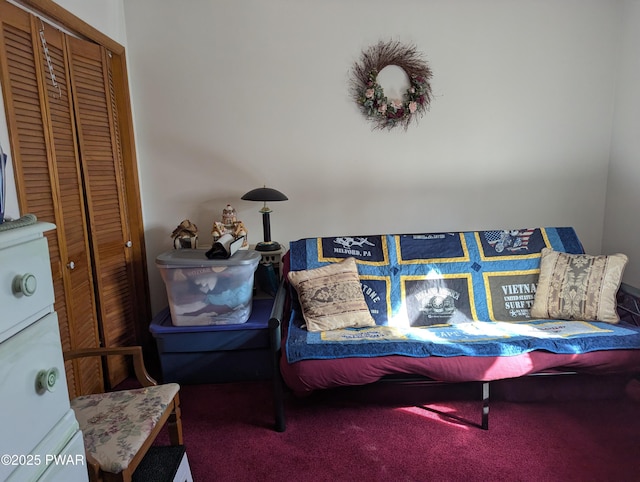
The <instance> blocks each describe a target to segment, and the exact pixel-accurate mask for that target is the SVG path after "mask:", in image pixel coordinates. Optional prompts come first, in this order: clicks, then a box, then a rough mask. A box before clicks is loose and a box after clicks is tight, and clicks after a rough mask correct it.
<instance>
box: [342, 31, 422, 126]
mask: <svg viewBox="0 0 640 482" xmlns="http://www.w3.org/2000/svg"><path fill="white" fill-rule="evenodd" d="M389 65H395V66H397V67H400V68H401V69H402V70H404V72H405V73H406V74H407V77H408V78H409V83H410V86H409V88H408V89H407V91H406V92H405V94H404V96H403V98H402V99H387V97H386V96H385V95H384V90H383V89H382V86H380V84H379V83H378V74H379V73H380V71H381V70H382V69H384V68H385V67H387V66H389ZM432 76H433V74H432V72H431V69H430V68H429V66H428V65H427V63H426V62H425V61H424V60H423V59H422V56H421V55H420V53H419V52H418V51H417V50H416V47H415V46H413V45H405V44H402V43H400V42H396V41H389V42H382V41H381V42H378V44H377V45H374V46H371V47H369V48H368V49H367V50H365V51H363V52H362V58H361V59H360V61H359V62H357V63H356V64H355V66H354V67H353V76H352V79H351V94H352V97H353V99H354V100H355V101H356V103H357V104H358V106H359V108H360V110H361V111H362V113H363V114H364V115H365V117H367V118H368V119H370V120H371V121H372V122H373V124H374V127H373V128H374V129H385V128H386V129H392V128H394V127H396V126H402V127H404V129H405V130H406V129H407V127H409V124H411V122H412V121H414V120H415V121H416V122H417V121H418V118H419V117H422V116H423V115H424V113H425V112H426V111H427V110H429V105H430V104H431V99H432V94H431V85H430V83H429V80H430V79H431V77H432Z"/></svg>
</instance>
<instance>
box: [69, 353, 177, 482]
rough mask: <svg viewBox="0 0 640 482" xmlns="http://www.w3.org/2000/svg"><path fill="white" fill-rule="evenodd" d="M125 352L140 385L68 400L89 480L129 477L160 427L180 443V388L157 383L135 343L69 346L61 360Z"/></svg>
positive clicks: (175, 443)
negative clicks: (79, 436) (129, 357)
mask: <svg viewBox="0 0 640 482" xmlns="http://www.w3.org/2000/svg"><path fill="white" fill-rule="evenodd" d="M109 355H129V356H132V357H133V367H134V372H135V375H136V378H137V379H138V382H139V383H140V384H141V385H142V388H134V389H129V390H117V391H113V392H107V393H98V394H92V395H82V396H79V397H77V398H74V399H73V400H71V408H73V410H74V412H75V414H76V419H77V420H78V423H79V425H80V429H81V430H82V433H83V437H84V446H85V452H86V460H87V468H88V470H89V478H90V480H91V481H96V482H97V481H100V482H109V481H116V480H117V481H125V482H128V481H131V477H132V475H133V472H134V471H135V469H136V467H137V466H138V465H139V464H140V462H141V461H142V459H143V457H144V455H145V454H146V453H147V451H148V450H149V448H150V447H151V445H152V444H153V441H154V440H155V439H156V437H157V435H158V433H159V432H160V430H161V429H162V427H163V426H164V425H165V423H166V424H167V428H168V430H169V439H170V441H171V444H172V445H182V443H183V441H182V422H181V420H180V399H179V395H178V392H179V390H180V386H179V385H178V384H176V383H167V384H161V385H158V383H157V382H156V381H155V380H154V379H153V378H151V376H149V374H148V373H147V370H146V368H145V366H144V360H143V357H142V349H141V347H139V346H134V347H117V348H89V349H78V350H70V351H67V352H65V353H64V359H65V361H67V360H73V359H75V358H82V357H87V356H100V357H105V356H109Z"/></svg>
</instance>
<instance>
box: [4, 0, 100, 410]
mask: <svg viewBox="0 0 640 482" xmlns="http://www.w3.org/2000/svg"><path fill="white" fill-rule="evenodd" d="M0 9H1V12H0V13H1V15H0V17H1V18H2V26H1V28H2V35H1V36H0V37H1V42H2V45H0V48H1V51H2V52H3V53H4V54H5V55H3V58H2V85H3V92H4V99H5V103H6V106H5V107H6V110H7V113H8V115H7V121H8V124H9V131H10V137H11V144H12V152H13V164H14V172H15V177H16V182H17V185H18V186H17V187H18V189H17V191H18V196H19V204H20V211H21V212H22V213H27V212H28V213H33V214H35V215H36V216H37V217H38V219H40V220H42V221H49V222H53V223H55V224H56V226H57V229H56V231H55V232H50V233H47V238H48V242H49V250H50V256H51V264H52V273H53V278H54V289H55V296H56V301H55V310H56V311H57V313H58V320H59V326H60V335H61V339H62V346H63V349H64V350H69V349H71V348H89V347H96V346H99V338H98V323H97V315H96V309H95V298H94V287H93V278H92V268H91V257H90V252H89V245H88V232H87V225H86V217H85V210H84V191H83V188H82V180H81V177H80V174H81V172H80V164H79V159H78V151H77V145H76V134H75V124H74V118H73V109H72V104H71V99H70V95H69V94H70V87H69V85H68V82H67V76H66V72H65V64H66V60H65V49H64V38H63V34H61V33H60V32H59V31H58V30H56V29H54V28H53V27H51V26H50V25H48V24H45V23H43V22H41V21H40V20H38V19H36V18H35V17H33V16H31V15H29V14H28V13H27V12H25V11H23V10H21V9H18V8H16V7H14V6H12V5H8V4H6V3H2V4H0ZM41 36H44V39H45V42H46V43H45V45H46V55H45V50H44V46H43V44H42V40H41ZM47 55H48V57H47ZM49 62H50V63H49ZM66 375H67V380H68V387H69V395H70V396H71V397H75V396H76V395H77V394H81V393H93V392H100V391H102V390H103V388H104V387H103V382H102V380H103V376H102V370H101V363H100V361H99V360H98V359H81V360H74V361H73V362H67V363H66Z"/></svg>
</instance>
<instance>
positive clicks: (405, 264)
mask: <svg viewBox="0 0 640 482" xmlns="http://www.w3.org/2000/svg"><path fill="white" fill-rule="evenodd" d="M544 247H548V248H552V249H554V250H556V251H564V252H568V253H573V254H578V253H583V252H584V251H583V248H582V244H581V243H580V241H579V240H578V237H577V235H576V233H575V231H574V230H573V229H572V228H528V229H514V230H495V231H470V232H450V233H423V234H404V235H375V236H348V237H333V238H308V239H301V240H298V241H294V242H292V243H291V245H290V262H291V270H292V271H297V270H304V269H313V268H318V267H321V266H325V265H327V264H329V263H334V262H338V261H341V260H342V259H344V258H348V257H353V258H355V259H356V263H357V266H358V272H359V275H360V281H361V285H362V291H363V293H364V295H365V299H366V301H367V304H368V306H369V310H370V312H371V314H372V316H373V318H374V319H375V321H376V324H377V325H378V326H377V327H375V328H365V329H344V330H334V331H331V332H320V333H312V332H308V331H307V330H306V329H304V328H302V327H301V326H300V325H301V316H293V317H292V320H291V322H290V326H289V330H288V335H287V341H286V352H287V357H288V360H289V362H295V361H299V360H304V359H312V358H314V359H323V358H336V357H351V356H358V357H371V356H383V355H393V354H395V355H407V356H419V357H424V356H459V355H471V356H502V355H516V354H519V353H524V352H528V351H531V350H540V349H542V350H549V351H552V352H554V353H583V352H585V351H594V350H598V349H616V348H619V349H622V348H640V330H639V329H637V328H636V327H631V326H624V327H623V326H621V325H612V324H607V323H598V322H585V321H563V320H531V319H530V315H529V311H530V308H531V306H532V305H533V299H534V296H535V292H536V286H537V281H538V275H539V272H540V270H539V268H540V251H541V250H542V248H544ZM294 305H295V304H294ZM294 315H295V313H294Z"/></svg>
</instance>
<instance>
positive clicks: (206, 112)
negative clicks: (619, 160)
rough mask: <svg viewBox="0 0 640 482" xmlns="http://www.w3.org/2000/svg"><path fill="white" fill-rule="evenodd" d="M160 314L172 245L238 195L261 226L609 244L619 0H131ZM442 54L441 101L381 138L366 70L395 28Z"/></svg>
mask: <svg viewBox="0 0 640 482" xmlns="http://www.w3.org/2000/svg"><path fill="white" fill-rule="evenodd" d="M125 17H126V20H127V39H128V53H129V59H130V63H129V69H130V70H129V74H130V79H131V83H132V86H131V87H132V96H133V99H134V107H135V112H136V119H135V122H136V129H137V136H138V159H139V162H140V171H141V183H142V192H143V208H144V216H145V227H146V231H147V245H148V250H147V252H148V256H149V264H150V266H149V273H150V277H151V280H150V283H151V291H152V295H153V300H154V307H153V308H154V311H157V310H158V309H160V308H161V307H162V306H163V305H164V304H165V303H166V301H165V299H164V292H163V285H162V282H161V280H160V278H159V276H158V275H157V270H156V269H155V266H154V260H155V256H156V255H157V254H158V253H160V252H162V251H164V250H166V249H169V248H170V242H171V240H170V237H169V235H170V233H171V231H172V230H173V228H175V226H176V225H177V224H178V223H179V222H180V221H181V220H182V219H184V218H189V219H191V220H192V221H193V222H195V223H196V224H197V225H198V226H199V228H200V232H201V243H202V244H208V243H210V237H209V236H208V233H209V230H210V227H211V224H212V222H213V221H214V220H218V219H219V218H220V215H221V211H222V208H223V207H224V206H225V204H226V203H227V202H230V203H232V204H233V205H234V207H236V209H237V210H238V213H239V218H240V219H241V220H243V221H244V222H245V223H246V224H247V225H248V227H249V235H250V238H251V241H257V240H259V239H260V238H261V224H260V216H259V214H258V213H257V210H258V208H259V206H256V205H255V204H254V203H250V202H246V201H240V199H239V198H240V196H241V195H242V194H244V193H245V192H246V191H248V190H250V189H252V188H254V187H258V186H261V185H262V184H266V185H268V186H271V187H275V188H276V189H279V190H281V191H283V192H284V193H286V194H287V195H288V196H289V198H290V201H289V202H283V203H278V204H274V205H272V206H271V207H272V208H273V209H274V213H273V214H272V234H273V237H274V239H276V240H279V241H282V242H288V241H290V240H293V239H297V238H300V237H305V236H315V235H344V234H370V233H385V232H416V231H441V230H471V229H489V228H509V227H524V226H574V227H575V228H576V230H577V232H578V234H579V235H580V237H581V239H582V240H583V242H584V244H585V247H586V249H587V250H588V251H591V252H599V251H600V249H601V240H602V229H603V222H604V218H603V216H604V207H605V190H606V182H607V168H608V161H609V150H610V136H611V123H612V116H613V105H614V102H613V99H614V97H613V96H614V84H615V79H616V75H615V69H616V54H617V52H618V42H619V37H618V35H619V34H618V31H619V27H620V4H619V3H618V2H614V1H602V0H544V1H540V0H518V1H505V0H491V1H483V2H477V1H473V0H456V1H449V0H447V1H445V0H441V1H435V0H434V1H424V0H398V1H396V2H393V4H391V3H389V2H388V1H386V0H367V1H364V0H352V1H350V2H343V1H339V0H329V1H325V2H317V1H310V0H306V1H305V0H295V1H294V0H270V1H268V2H267V1H263V0H243V1H232V0H215V1H204V0H192V1H190V2H189V3H188V8H186V4H184V3H181V2H174V1H169V0H127V1H126V2H125ZM390 38H392V39H396V40H401V41H403V42H408V43H415V44H416V45H417V46H418V48H419V50H420V51H421V52H423V53H424V54H425V56H426V59H427V60H428V62H429V63H430V65H431V67H432V69H433V72H434V77H433V82H432V87H433V90H434V94H435V100H434V102H433V105H432V108H431V111H430V112H429V113H428V114H427V115H425V116H424V117H423V118H422V119H421V121H420V123H419V124H418V125H417V126H415V125H414V126H411V127H410V129H409V130H408V131H407V132H403V131H392V132H380V131H375V132H372V131H371V129H370V124H368V123H367V122H366V121H365V119H363V118H362V117H361V115H360V114H359V113H358V110H357V108H356V106H355V105H354V103H353V102H351V101H350V99H349V95H348V80H349V70H350V69H351V67H352V65H353V63H354V61H356V60H358V58H359V55H360V52H361V51H362V49H364V48H366V47H368V46H369V45H372V44H375V43H376V42H378V41H379V40H385V39H390Z"/></svg>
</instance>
